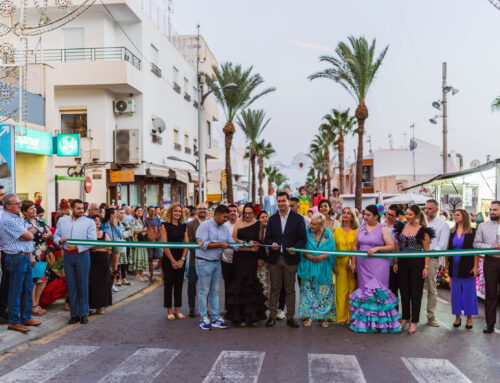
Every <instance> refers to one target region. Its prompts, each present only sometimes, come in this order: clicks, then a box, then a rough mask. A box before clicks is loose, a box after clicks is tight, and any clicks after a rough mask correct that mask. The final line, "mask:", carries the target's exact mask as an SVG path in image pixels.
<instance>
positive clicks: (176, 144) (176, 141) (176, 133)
mask: <svg viewBox="0 0 500 383" xmlns="http://www.w3.org/2000/svg"><path fill="white" fill-rule="evenodd" d="M174 149H175V150H182V145H181V144H180V142H179V131H178V130H177V129H174Z"/></svg>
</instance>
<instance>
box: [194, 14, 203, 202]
mask: <svg viewBox="0 0 500 383" xmlns="http://www.w3.org/2000/svg"><path fill="white" fill-rule="evenodd" d="M196 28H197V29H198V38H197V44H196V79H197V81H198V92H197V93H198V203H202V202H203V201H204V198H203V182H204V177H203V175H204V172H205V160H204V157H205V153H204V145H203V133H202V129H201V125H202V123H201V122H202V119H203V104H202V94H201V93H202V91H203V90H202V86H201V77H200V25H199V24H198V25H197V26H196Z"/></svg>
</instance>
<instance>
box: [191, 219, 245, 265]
mask: <svg viewBox="0 0 500 383" xmlns="http://www.w3.org/2000/svg"><path fill="white" fill-rule="evenodd" d="M196 240H197V241H203V246H202V247H201V248H200V249H196V257H198V258H204V259H208V260H211V261H216V260H220V258H221V256H222V250H223V249H222V248H217V249H208V248H207V247H208V244H209V243H223V242H225V243H230V242H234V240H233V237H232V235H231V233H230V232H229V229H228V228H227V226H226V225H220V226H218V225H217V224H216V223H215V221H214V220H213V218H212V219H209V220H208V221H205V222H202V223H201V224H200V226H199V227H198V230H196ZM234 249H237V247H234Z"/></svg>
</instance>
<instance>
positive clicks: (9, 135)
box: [0, 124, 16, 193]
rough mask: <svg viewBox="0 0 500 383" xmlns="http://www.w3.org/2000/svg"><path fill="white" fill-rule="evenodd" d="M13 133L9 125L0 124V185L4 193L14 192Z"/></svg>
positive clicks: (14, 161)
mask: <svg viewBox="0 0 500 383" xmlns="http://www.w3.org/2000/svg"><path fill="white" fill-rule="evenodd" d="M14 138H15V133H14V129H12V126H11V125H9V124H0V185H2V186H3V187H4V188H5V192H6V193H15V192H16V169H15V166H16V160H15V155H16V152H15V142H14Z"/></svg>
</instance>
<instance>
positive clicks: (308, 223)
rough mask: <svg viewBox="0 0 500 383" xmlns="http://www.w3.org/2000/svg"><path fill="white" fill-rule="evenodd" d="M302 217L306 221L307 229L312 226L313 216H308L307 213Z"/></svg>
mask: <svg viewBox="0 0 500 383" xmlns="http://www.w3.org/2000/svg"><path fill="white" fill-rule="evenodd" d="M302 217H303V218H304V222H305V223H306V229H308V228H309V226H311V218H309V217H306V216H305V215H303V216H302Z"/></svg>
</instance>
